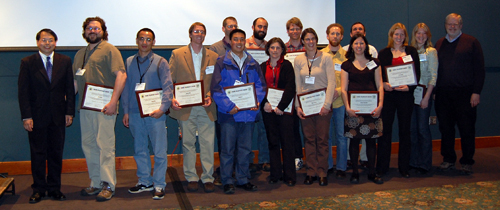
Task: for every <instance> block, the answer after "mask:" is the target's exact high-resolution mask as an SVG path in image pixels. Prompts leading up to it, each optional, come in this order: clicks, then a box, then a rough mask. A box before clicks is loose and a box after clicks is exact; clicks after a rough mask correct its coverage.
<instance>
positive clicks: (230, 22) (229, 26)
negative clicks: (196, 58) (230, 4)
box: [208, 16, 238, 152]
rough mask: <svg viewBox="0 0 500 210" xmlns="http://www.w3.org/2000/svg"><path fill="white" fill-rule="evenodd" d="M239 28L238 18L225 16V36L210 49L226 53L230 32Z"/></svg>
mask: <svg viewBox="0 0 500 210" xmlns="http://www.w3.org/2000/svg"><path fill="white" fill-rule="evenodd" d="M237 28H238V21H236V18H234V17H231V16H229V17H227V18H224V21H222V32H224V37H223V38H222V40H220V41H218V42H216V43H213V44H212V45H211V46H210V48H208V49H210V50H212V51H214V52H215V53H217V55H219V56H223V55H225V54H226V51H228V50H230V49H231V44H230V42H231V40H229V34H230V33H231V31H233V30H234V29H237ZM219 152H220V151H219Z"/></svg>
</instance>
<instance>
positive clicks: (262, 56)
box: [247, 49, 269, 64]
mask: <svg viewBox="0 0 500 210" xmlns="http://www.w3.org/2000/svg"><path fill="white" fill-rule="evenodd" d="M247 52H248V54H250V55H251V56H252V58H253V59H255V61H257V63H258V64H261V63H263V62H266V61H267V60H268V59H269V56H268V55H266V51H265V50H263V49H262V50H256V49H247Z"/></svg>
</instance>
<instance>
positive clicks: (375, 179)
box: [368, 174, 384, 184]
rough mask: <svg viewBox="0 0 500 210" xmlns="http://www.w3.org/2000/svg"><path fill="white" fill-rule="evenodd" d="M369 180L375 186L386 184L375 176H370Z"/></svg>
mask: <svg viewBox="0 0 500 210" xmlns="http://www.w3.org/2000/svg"><path fill="white" fill-rule="evenodd" d="M368 180H370V181H372V182H373V183H375V184H384V180H383V179H382V178H380V177H379V176H377V175H375V174H372V175H368Z"/></svg>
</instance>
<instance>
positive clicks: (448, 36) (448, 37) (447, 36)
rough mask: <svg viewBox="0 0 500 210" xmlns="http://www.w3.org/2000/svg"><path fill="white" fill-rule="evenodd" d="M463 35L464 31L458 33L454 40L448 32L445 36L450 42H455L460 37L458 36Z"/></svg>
mask: <svg viewBox="0 0 500 210" xmlns="http://www.w3.org/2000/svg"><path fill="white" fill-rule="evenodd" d="M461 35H462V31H460V33H459V34H458V36H457V37H455V38H454V39H452V40H450V35H448V34H446V36H445V38H446V40H448V42H450V43H452V42H454V41H455V40H457V39H458V37H460V36H461Z"/></svg>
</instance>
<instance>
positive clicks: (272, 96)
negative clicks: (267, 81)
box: [267, 88, 293, 114]
mask: <svg viewBox="0 0 500 210" xmlns="http://www.w3.org/2000/svg"><path fill="white" fill-rule="evenodd" d="M283 92H284V91H283V90H280V89H276V88H267V101H268V102H269V103H270V104H271V107H272V109H273V110H274V109H276V107H277V106H278V104H279V103H280V101H281V98H282V97H283ZM292 105H293V100H292V101H291V102H290V104H288V106H287V107H286V109H285V110H282V111H283V112H284V113H286V114H292Z"/></svg>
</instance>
